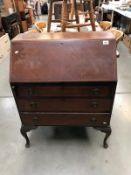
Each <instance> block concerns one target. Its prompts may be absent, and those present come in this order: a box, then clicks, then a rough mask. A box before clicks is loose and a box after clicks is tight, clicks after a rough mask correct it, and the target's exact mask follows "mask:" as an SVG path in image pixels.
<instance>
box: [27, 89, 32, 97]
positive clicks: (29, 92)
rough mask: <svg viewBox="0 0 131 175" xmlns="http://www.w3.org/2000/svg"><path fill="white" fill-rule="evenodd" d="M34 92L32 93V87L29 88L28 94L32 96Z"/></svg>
mask: <svg viewBox="0 0 131 175" xmlns="http://www.w3.org/2000/svg"><path fill="white" fill-rule="evenodd" d="M32 94H33V93H32V89H31V88H29V89H28V95H29V96H31V95H32Z"/></svg>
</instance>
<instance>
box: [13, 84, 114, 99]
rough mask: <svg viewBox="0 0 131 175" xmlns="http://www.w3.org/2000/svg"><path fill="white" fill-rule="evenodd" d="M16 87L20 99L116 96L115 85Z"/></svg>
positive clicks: (39, 85) (21, 85) (24, 85)
mask: <svg viewBox="0 0 131 175" xmlns="http://www.w3.org/2000/svg"><path fill="white" fill-rule="evenodd" d="M12 87H14V92H15V94H16V96H19V97H28V98H29V97H50V96H54V97H56V96H58V97H59V96H66V97H73V96H76V97H79V96H86V97H111V96H112V95H113V94H114V91H115V86H114V85H113V84H103V85H98V84H96V85H90V84H89V85H88V84H87V85H78V84H77V85H54V84H53V85H44V84H17V85H15V86H12Z"/></svg>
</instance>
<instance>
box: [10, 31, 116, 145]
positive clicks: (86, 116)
mask: <svg viewBox="0 0 131 175" xmlns="http://www.w3.org/2000/svg"><path fill="white" fill-rule="evenodd" d="M104 42H106V45H105V44H104ZM67 51H68V52H67ZM116 70H117V69H116V58H115V39H114V37H113V35H112V34H111V33H108V32H107V33H105V32H98V33H97V32H91V33H81V32H78V33H59V34H58V33H53V34H49V33H47V34H33V35H32V34H22V35H19V36H18V37H16V38H15V39H14V40H13V41H12V54H11V67H10V83H11V88H12V91H13V94H14V97H15V101H16V104H17V107H18V111H19V114H20V118H21V121H22V127H21V134H22V135H23V136H24V138H25V139H26V147H28V146H29V145H30V141H29V138H28V136H27V132H28V131H30V130H31V129H33V128H34V127H36V126H46V125H51V126H61V125H62V126H89V127H95V128H96V129H98V130H100V131H102V132H104V133H106V135H105V138H104V141H103V146H104V148H107V147H108V145H107V139H108V137H109V136H110V134H111V128H110V119H111V114H112V108H113V101H114V95H115V89H116V83H117V71H116Z"/></svg>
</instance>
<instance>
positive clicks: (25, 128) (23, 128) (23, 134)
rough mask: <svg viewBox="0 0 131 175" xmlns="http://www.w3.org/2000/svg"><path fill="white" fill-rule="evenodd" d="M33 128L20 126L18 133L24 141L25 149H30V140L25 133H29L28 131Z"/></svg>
mask: <svg viewBox="0 0 131 175" xmlns="http://www.w3.org/2000/svg"><path fill="white" fill-rule="evenodd" d="M35 128H36V127H34V126H25V125H22V126H21V129H20V132H21V134H22V136H23V137H24V138H25V140H26V144H25V147H26V148H29V147H30V140H29V138H28V136H27V132H29V131H30V130H32V129H35Z"/></svg>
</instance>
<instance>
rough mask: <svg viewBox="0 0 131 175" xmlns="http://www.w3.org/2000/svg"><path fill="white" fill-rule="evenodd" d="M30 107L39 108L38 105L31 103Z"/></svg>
mask: <svg viewBox="0 0 131 175" xmlns="http://www.w3.org/2000/svg"><path fill="white" fill-rule="evenodd" d="M30 106H31V108H37V107H38V104H37V103H36V102H31V103H30Z"/></svg>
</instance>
